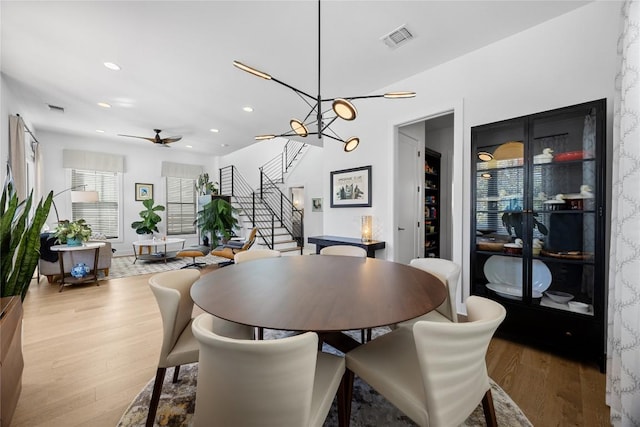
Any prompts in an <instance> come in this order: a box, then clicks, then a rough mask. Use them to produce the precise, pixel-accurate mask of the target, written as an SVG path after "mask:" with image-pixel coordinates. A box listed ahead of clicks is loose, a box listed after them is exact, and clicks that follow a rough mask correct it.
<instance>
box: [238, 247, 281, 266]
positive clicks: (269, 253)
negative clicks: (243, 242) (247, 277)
mask: <svg viewBox="0 0 640 427" xmlns="http://www.w3.org/2000/svg"><path fill="white" fill-rule="evenodd" d="M281 255H282V254H281V253H280V251H275V250H273V249H252V250H250V251H244V252H238V253H237V254H235V256H234V262H235V263H236V264H240V263H243V262H247V261H252V260H254V259H262V258H279V257H280V256H281Z"/></svg>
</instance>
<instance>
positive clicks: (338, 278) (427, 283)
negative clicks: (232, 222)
mask: <svg viewBox="0 0 640 427" xmlns="http://www.w3.org/2000/svg"><path fill="white" fill-rule="evenodd" d="M446 295H447V291H446V288H445V286H444V285H443V283H442V282H441V281H440V280H439V279H438V278H436V277H435V276H433V275H431V274H429V273H427V272H425V271H423V270H419V269H417V268H414V267H410V266H408V265H404V264H399V263H395V262H391V261H385V260H381V259H375V258H357V257H348V256H330V255H302V256H286V257H280V258H268V259H259V260H254V261H251V262H246V263H241V264H235V265H231V266H228V267H224V268H221V269H218V270H216V271H213V272H211V273H208V274H205V275H204V276H202V277H201V278H200V279H199V280H198V281H196V283H194V285H193V286H192V288H191V297H192V298H193V301H194V302H195V303H196V305H198V306H199V307H200V308H202V309H203V310H204V311H206V312H208V313H211V314H213V315H215V316H217V317H220V318H223V319H226V320H230V321H233V322H237V323H242V324H245V325H250V326H255V327H262V328H269V329H280V330H289V331H315V332H318V333H319V334H320V335H321V339H322V340H323V341H325V342H327V343H328V344H330V345H332V346H333V347H335V348H337V349H339V350H341V351H345V352H346V351H349V350H350V349H353V348H355V347H356V346H358V345H360V343H359V342H357V341H356V340H354V339H353V338H351V337H349V336H348V335H346V334H342V333H335V332H340V331H346V330H353V329H368V328H373V327H378V326H384V325H390V324H394V323H399V322H402V321H405V320H408V319H412V318H414V317H418V316H420V315H423V314H425V313H427V312H429V311H431V310H433V309H435V308H436V307H438V306H439V305H440V304H442V302H443V301H444V300H445V298H446Z"/></svg>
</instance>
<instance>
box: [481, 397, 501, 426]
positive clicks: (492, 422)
mask: <svg viewBox="0 0 640 427" xmlns="http://www.w3.org/2000/svg"><path fill="white" fill-rule="evenodd" d="M482 409H483V411H484V418H485V420H486V421H487V427H497V426H498V419H497V418H496V410H495V408H494V407H493V396H492V395H491V389H489V390H487V392H486V393H485V394H484V397H483V398H482Z"/></svg>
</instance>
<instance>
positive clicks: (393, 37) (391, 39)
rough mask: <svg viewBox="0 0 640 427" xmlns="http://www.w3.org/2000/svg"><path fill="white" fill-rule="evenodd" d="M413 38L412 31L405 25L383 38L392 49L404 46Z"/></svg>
mask: <svg viewBox="0 0 640 427" xmlns="http://www.w3.org/2000/svg"><path fill="white" fill-rule="evenodd" d="M411 39H413V34H411V31H409V29H408V28H407V27H405V26H404V25H402V26H400V27H398V28H396V29H395V30H393V31H392V32H390V33H389V34H387V35H386V36H383V37H382V38H381V40H382V41H383V42H384V44H386V45H387V46H389V47H390V48H392V49H395V48H396V47H399V46H402V45H403V44H405V43H406V42H408V41H409V40H411Z"/></svg>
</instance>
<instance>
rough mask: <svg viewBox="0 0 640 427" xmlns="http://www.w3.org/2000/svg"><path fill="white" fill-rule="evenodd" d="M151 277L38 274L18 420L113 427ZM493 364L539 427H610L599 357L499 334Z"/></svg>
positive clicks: (150, 344) (142, 328)
mask: <svg viewBox="0 0 640 427" xmlns="http://www.w3.org/2000/svg"><path fill="white" fill-rule="evenodd" d="M204 273H205V271H203V274H204ZM148 277H149V275H145V276H136V277H131V278H126V279H114V280H108V281H102V282H100V286H98V287H96V286H95V285H92V284H88V285H76V286H73V287H67V288H65V289H64V291H63V292H61V293H58V287H57V286H55V285H50V284H48V283H47V281H46V279H43V280H41V281H40V283H36V282H35V280H34V282H33V284H32V285H31V288H30V290H29V294H28V296H27V298H26V300H25V303H24V337H23V345H24V359H25V369H24V375H23V385H22V387H23V388H22V395H21V397H20V401H19V402H18V407H17V409H16V412H15V415H14V418H13V422H12V423H11V426H12V427H37V426H47V427H54V426H65V427H71V426H91V427H101V426H105V427H106V426H115V425H116V423H117V422H118V420H119V419H120V416H121V415H122V413H123V412H124V410H125V409H126V408H127V406H128V405H129V403H130V402H131V400H132V399H133V398H134V397H135V396H136V394H137V393H138V392H139V391H140V390H141V389H142V387H143V386H144V385H145V384H146V383H147V382H148V381H149V380H150V379H151V378H152V377H153V376H154V374H155V370H156V363H157V357H158V352H159V349H160V344H161V340H162V336H161V320H160V314H159V311H158V307H157V305H156V302H155V299H154V298H153V295H152V294H151V291H150V290H149V287H148V285H147V280H148ZM487 365H488V368H489V374H490V375H491V377H492V378H493V379H494V380H495V381H496V382H497V383H498V384H499V385H500V386H501V387H502V388H503V389H505V390H506V391H507V392H508V393H509V394H510V395H511V397H512V398H513V400H514V401H515V402H516V403H517V404H518V405H519V406H520V407H521V408H522V410H523V411H524V413H525V414H526V415H527V417H528V418H529V419H530V420H531V422H532V423H533V424H534V425H535V426H544V427H548V426H587V427H588V426H606V425H610V423H609V410H608V407H607V406H606V405H605V403H604V401H605V398H604V390H605V376H604V374H602V373H600V372H599V370H598V368H597V366H596V365H595V364H593V365H591V364H585V363H580V362H576V361H572V360H567V359H563V358H561V357H558V356H554V355H551V354H547V353H544V352H541V351H538V350H535V349H532V348H528V347H525V346H522V345H518V344H514V343H511V342H508V341H504V340H501V339H497V338H494V340H493V341H492V344H491V347H490V349H489V352H488V356H487ZM509 427H512V426H509Z"/></svg>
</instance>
